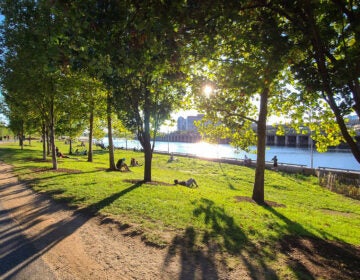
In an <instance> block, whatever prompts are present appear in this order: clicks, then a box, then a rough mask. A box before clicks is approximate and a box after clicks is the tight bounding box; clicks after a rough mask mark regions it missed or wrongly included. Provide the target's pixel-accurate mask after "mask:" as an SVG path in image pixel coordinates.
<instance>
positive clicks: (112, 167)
mask: <svg viewBox="0 0 360 280" xmlns="http://www.w3.org/2000/svg"><path fill="white" fill-rule="evenodd" d="M107 123H108V139H109V169H110V170H116V169H117V168H116V166H115V156H114V143H113V136H112V120H111V97H110V93H108V96H107Z"/></svg>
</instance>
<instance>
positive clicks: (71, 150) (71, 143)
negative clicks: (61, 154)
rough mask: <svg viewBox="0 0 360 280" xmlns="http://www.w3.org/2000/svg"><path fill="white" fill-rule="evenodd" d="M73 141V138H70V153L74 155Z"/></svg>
mask: <svg viewBox="0 0 360 280" xmlns="http://www.w3.org/2000/svg"><path fill="white" fill-rule="evenodd" d="M72 146H73V141H72V138H71V137H70V138H69V154H70V155H72V154H73V147H72Z"/></svg>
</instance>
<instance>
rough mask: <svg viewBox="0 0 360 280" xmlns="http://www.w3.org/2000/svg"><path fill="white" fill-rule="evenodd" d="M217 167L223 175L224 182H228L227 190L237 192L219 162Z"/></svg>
mask: <svg viewBox="0 0 360 280" xmlns="http://www.w3.org/2000/svg"><path fill="white" fill-rule="evenodd" d="M219 167H220V169H221V172H222V173H223V175H224V176H225V178H226V181H227V182H228V185H229V188H230V189H231V190H237V188H236V187H235V186H234V184H233V183H232V181H231V180H230V178H229V176H228V175H227V174H226V173H225V170H224V168H223V167H222V165H221V162H219Z"/></svg>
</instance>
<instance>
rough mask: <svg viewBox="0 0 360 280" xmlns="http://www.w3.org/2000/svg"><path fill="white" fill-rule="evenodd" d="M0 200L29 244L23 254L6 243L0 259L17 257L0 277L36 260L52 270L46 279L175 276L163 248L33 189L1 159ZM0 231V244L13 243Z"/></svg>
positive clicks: (176, 270)
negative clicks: (24, 183)
mask: <svg viewBox="0 0 360 280" xmlns="http://www.w3.org/2000/svg"><path fill="white" fill-rule="evenodd" d="M0 199H1V205H2V207H3V208H4V209H5V210H4V211H1V215H4V214H5V212H6V214H7V215H8V216H10V217H11V218H12V219H13V220H15V221H16V223H17V225H18V227H19V228H20V229H21V231H22V233H23V234H24V236H25V238H26V239H27V240H28V241H29V242H30V243H31V244H32V245H31V246H32V250H31V253H30V254H29V253H24V250H25V248H24V246H8V247H9V248H7V250H8V252H7V253H6V254H5V255H1V256H0V257H1V259H2V261H1V262H3V263H4V261H6V257H9V256H11V255H16V254H17V255H20V256H22V257H21V258H20V259H18V261H17V262H15V263H12V264H10V265H8V266H7V267H6V268H4V267H3V268H2V269H0V272H1V274H0V279H6V278H7V277H9V276H12V279H19V277H20V275H23V274H24V270H25V269H27V268H28V266H29V265H30V264H31V263H33V262H34V261H35V260H39V259H40V260H41V262H44V263H45V264H46V266H48V267H49V268H50V270H51V272H52V273H53V275H52V276H47V278H48V279H54V278H55V279H171V278H178V275H179V274H181V272H180V266H179V265H178V264H179V260H178V259H177V258H176V257H175V258H172V259H171V260H169V261H167V262H166V265H164V263H165V262H164V260H165V258H166V250H161V249H157V248H153V247H149V246H145V245H144V244H143V243H142V242H141V240H140V238H139V237H133V236H126V234H124V232H120V231H119V230H118V228H116V225H113V224H104V222H105V221H104V220H101V218H98V217H95V218H94V217H87V216H86V215H84V214H81V213H77V212H74V211H71V210H69V209H66V207H64V206H62V205H59V204H56V203H54V202H51V201H50V200H48V199H46V197H44V196H43V195H40V194H37V193H34V192H33V191H32V190H31V189H29V188H27V187H26V186H24V185H22V184H19V183H18V181H17V178H16V177H15V176H14V175H13V174H12V173H11V166H9V165H6V164H4V163H1V162H0ZM1 231H2V232H3V233H4V235H3V238H2V240H0V246H1V244H4V242H6V244H15V243H14V242H12V241H14V240H12V238H14V237H13V233H12V232H11V230H10V229H9V228H8V229H6V228H4V227H1ZM6 231H8V234H6V233H7V232H6ZM1 262H0V266H1ZM35 271H36V270H35ZM49 275H51V274H49ZM17 276H18V277H17ZM29 276H30V275H28V277H27V279H29ZM44 276H45V274H43V273H42V278H41V279H47V278H46V276H45V278H44ZM32 277H34V275H32ZM21 278H22V277H21ZM35 278H36V276H35ZM35 278H33V279H35Z"/></svg>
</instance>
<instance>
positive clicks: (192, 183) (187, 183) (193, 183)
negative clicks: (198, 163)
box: [174, 178, 199, 187]
mask: <svg viewBox="0 0 360 280" xmlns="http://www.w3.org/2000/svg"><path fill="white" fill-rule="evenodd" d="M174 184H175V185H182V186H186V187H192V186H195V187H199V185H198V184H197V183H196V181H195V179H193V178H190V179H189V180H187V181H179V180H177V179H175V180H174Z"/></svg>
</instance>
